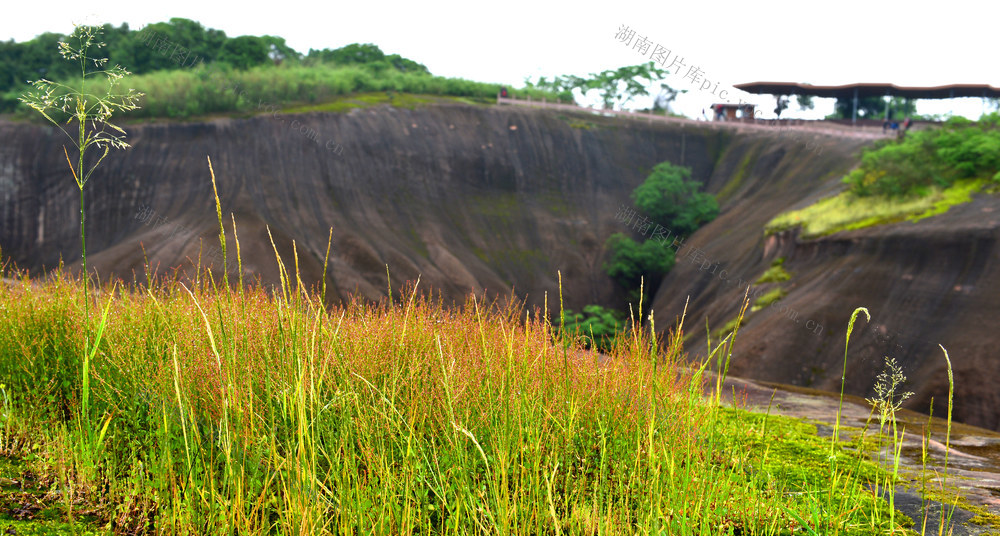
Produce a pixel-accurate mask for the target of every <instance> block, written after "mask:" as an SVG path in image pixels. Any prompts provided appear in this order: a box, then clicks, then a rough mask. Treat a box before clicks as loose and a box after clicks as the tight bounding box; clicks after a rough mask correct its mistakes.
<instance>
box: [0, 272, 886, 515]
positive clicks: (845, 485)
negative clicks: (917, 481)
mask: <svg viewBox="0 0 1000 536" xmlns="http://www.w3.org/2000/svg"><path fill="white" fill-rule="evenodd" d="M287 261H288V262H289V263H290V264H291V263H292V262H293V261H292V260H287ZM275 262H278V261H277V259H276V260H275ZM7 275H8V276H12V275H13V276H15V278H16V282H15V283H14V284H11V285H8V288H6V289H5V290H4V291H3V292H2V293H0V311H2V314H0V377H2V378H3V395H4V400H3V402H4V404H3V415H2V428H0V446H2V453H3V456H4V458H5V460H6V461H7V466H6V469H5V471H6V473H8V475H9V476H7V478H9V479H13V480H17V479H24V480H28V479H29V478H30V479H33V480H32V482H34V484H33V485H34V486H35V487H36V488H38V490H37V492H36V493H34V494H33V495H32V497H33V499H32V500H33V501H34V503H36V504H38V505H39V508H38V509H37V510H36V511H34V513H32V512H30V511H29V513H28V515H27V516H26V519H27V520H28V521H24V520H22V521H19V523H21V525H20V526H33V527H35V530H38V531H39V532H37V533H38V534H46V533H53V534H55V533H66V532H67V531H69V532H74V533H81V534H82V533H86V532H87V531H92V532H93V533H95V534H112V533H114V534H140V533H141V534H145V533H155V534H344V533H366V534H367V533H371V532H374V533H379V534H404V533H405V534H432V533H433V534H438V533H440V534H444V533H455V534H470V533H477V534H478V533H483V534H486V533H499V534H634V533H643V534H645V533H657V534H661V533H662V534H890V533H893V532H894V529H893V528H894V527H895V533H901V532H900V530H901V526H902V525H901V523H902V522H904V521H905V520H904V519H903V518H901V517H898V516H896V517H895V518H894V519H892V518H891V517H890V510H889V508H888V506H887V504H886V502H885V501H884V500H882V499H877V498H876V497H875V494H874V492H872V491H870V489H869V485H871V484H873V483H882V484H883V485H884V484H885V483H886V482H889V481H891V480H892V478H893V476H892V475H891V474H889V473H887V472H886V471H884V470H882V469H879V468H878V467H877V466H876V465H874V464H872V463H871V462H869V461H868V460H867V459H866V458H864V457H863V456H859V455H856V454H851V452H850V451H847V450H843V449H842V448H841V447H840V446H839V445H836V446H834V445H831V444H830V442H829V441H828V440H821V439H819V438H818V437H817V436H816V434H815V427H813V426H811V425H808V424H805V423H801V422H798V421H794V420H791V419H787V418H779V417H776V416H773V415H772V416H766V415H763V414H753V413H749V412H747V411H744V410H742V409H739V408H734V407H730V406H726V405H720V404H719V403H718V400H719V399H718V398H717V397H716V396H715V395H717V394H718V393H713V384H715V381H714V380H710V381H708V382H706V379H707V378H708V376H706V374H707V373H708V369H710V368H712V367H715V368H722V369H725V368H726V367H727V366H728V365H727V363H728V351H729V350H730V345H729V342H728V341H727V342H725V344H724V345H723V346H716V347H715V350H716V351H715V352H714V355H713V356H709V357H706V358H700V359H695V360H694V367H693V368H692V367H690V366H689V362H688V360H687V359H685V358H686V357H688V356H686V354H685V353H684V351H683V349H682V348H681V347H680V337H679V336H675V337H672V338H670V339H669V340H657V339H655V338H654V337H653V336H652V335H651V333H650V330H649V328H648V327H646V328H641V329H631V330H630V331H628V332H627V333H626V336H622V337H619V340H618V343H617V344H616V346H615V348H614V349H613V350H612V351H611V352H610V355H608V356H606V357H600V356H598V355H597V354H592V353H588V352H584V351H582V350H581V349H579V348H575V347H572V346H570V345H569V343H566V342H564V341H563V340H561V339H559V338H558V337H557V336H556V335H555V333H557V332H558V329H557V327H554V326H552V325H551V324H550V322H549V321H548V320H547V315H546V314H545V313H544V312H543V311H538V310H535V311H527V310H525V309H524V308H522V307H519V306H517V305H513V304H509V305H499V302H494V303H485V302H484V301H483V300H482V299H481V298H477V297H476V296H473V295H470V296H469V298H468V300H467V301H466V303H464V304H462V305H461V306H460V307H445V306H443V305H442V304H441V303H440V302H436V301H434V300H432V299H429V298H427V297H426V295H424V294H422V293H420V292H416V290H419V289H418V288H413V287H411V291H409V292H407V293H406V294H404V295H402V296H394V297H393V298H392V299H391V300H384V301H383V302H381V303H378V304H371V303H362V302H355V303H352V304H349V305H346V306H344V307H333V308H325V307H323V306H322V305H321V303H322V300H321V297H320V295H319V294H320V293H321V292H322V291H321V290H319V291H315V292H310V291H307V290H306V289H305V286H304V285H303V284H302V282H300V281H299V280H298V278H297V276H296V274H295V273H293V272H286V281H285V283H286V284H285V285H284V287H283V288H282V289H277V290H276V291H275V292H274V293H268V292H265V291H264V290H262V289H260V288H259V287H252V286H251V287H248V288H243V289H242V290H235V287H234V288H229V287H227V286H225V285H223V284H220V282H217V281H213V280H211V278H210V277H209V276H208V275H207V273H206V275H205V276H204V277H203V278H202V279H200V281H198V282H197V283H196V284H193V288H188V287H187V286H185V285H184V284H182V283H180V282H178V281H173V280H166V281H160V282H154V283H152V284H150V285H149V286H145V285H140V286H134V287H123V286H121V285H119V284H114V283H109V284H105V285H104V286H103V287H102V289H101V292H100V294H99V296H98V297H97V298H95V299H94V303H93V304H92V305H91V307H90V308H89V309H90V311H91V312H92V314H91V318H89V319H86V320H85V319H84V318H83V314H84V307H83V301H84V299H85V298H84V294H83V286H82V284H81V282H80V280H79V279H76V278H73V277H71V276H69V275H68V274H67V273H65V272H61V271H60V272H56V273H55V274H53V275H52V276H51V277H48V278H36V279H33V280H32V279H29V278H27V277H24V276H23V274H22V276H21V277H17V274H7ZM85 337H89V347H90V348H92V352H91V353H92V355H91V356H88V360H87V361H86V362H85V361H84V359H83V349H84V338H85ZM699 363H700V366H699ZM706 392H707V393H708V396H706ZM831 449H832V450H831ZM831 453H834V456H831ZM25 475H27V476H25ZM11 494H12V492H11V491H10V490H7V489H6V488H5V491H4V501H3V504H5V506H4V507H3V510H2V511H0V523H2V522H3V521H2V520H3V519H14V514H13V513H12V512H16V511H17V509H16V508H14V507H12V506H11V504H12V503H11V502H10V501H11V497H12V495H11ZM15 502H16V501H15ZM43 512H44V515H43V514H42V513H43ZM25 524H27V525H25ZM45 527H57V528H51V529H46V528H45ZM58 527H61V528H58ZM67 527H74V528H72V529H70V528H67ZM18 530H21V531H22V532H19V533H25V532H23V530H27V529H18ZM45 530H51V531H52V532H45Z"/></svg>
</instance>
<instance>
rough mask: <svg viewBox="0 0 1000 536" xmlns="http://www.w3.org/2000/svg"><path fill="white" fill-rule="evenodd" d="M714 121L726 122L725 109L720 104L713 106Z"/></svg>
mask: <svg viewBox="0 0 1000 536" xmlns="http://www.w3.org/2000/svg"><path fill="white" fill-rule="evenodd" d="M715 120H716V121H725V120H726V109H725V108H724V107H723V106H722V105H721V104H716V105H715Z"/></svg>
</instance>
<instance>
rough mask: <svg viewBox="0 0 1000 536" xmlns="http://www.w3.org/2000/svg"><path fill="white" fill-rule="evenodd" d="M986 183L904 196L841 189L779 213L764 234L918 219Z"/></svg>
mask: <svg viewBox="0 0 1000 536" xmlns="http://www.w3.org/2000/svg"><path fill="white" fill-rule="evenodd" d="M986 185H987V181H985V180H965V181H959V182H956V183H955V184H954V185H952V186H950V187H948V188H946V189H943V190H942V189H940V188H934V189H931V190H929V191H928V192H927V194H926V195H922V196H916V197H907V198H902V199H893V198H885V197H880V196H867V197H858V196H856V195H854V194H853V193H851V192H842V193H840V194H837V195H835V196H833V197H828V198H826V199H822V200H820V201H818V202H816V203H814V204H813V205H810V206H808V207H806V208H803V209H799V210H793V211H789V212H785V213H782V214H779V215H778V216H776V217H775V218H774V219H772V220H771V221H769V222H768V223H767V224H766V225H765V226H764V233H765V234H774V233H777V232H780V231H784V230H786V229H791V228H794V227H801V229H802V231H801V235H800V236H801V237H802V238H804V239H810V238H818V237H821V236H827V235H831V234H834V233H838V232H841V231H851V230H855V229H864V228H866V227H873V226H876V225H883V224H887V223H896V222H901V221H913V222H916V221H920V220H922V219H924V218H929V217H931V216H936V215H938V214H943V213H945V212H947V211H948V210H949V209H950V208H951V207H953V206H956V205H961V204H963V203H968V202H969V201H971V200H972V195H973V194H974V193H976V192H979V191H981V190H982V189H983V188H984V187H985V186H986Z"/></svg>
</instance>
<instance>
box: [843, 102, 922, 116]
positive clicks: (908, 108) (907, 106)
mask: <svg viewBox="0 0 1000 536" xmlns="http://www.w3.org/2000/svg"><path fill="white" fill-rule="evenodd" d="M833 109H834V112H833V114H832V115H830V116H829V117H828V119H851V118H852V117H853V115H852V114H853V112H854V98H853V97H849V98H846V99H842V98H838V99H837V102H836V103H835V104H834V105H833ZM916 113H917V103H916V100H915V99H907V98H903V97H893V98H892V100H891V101H890V102H889V117H890V118H897V119H898V118H901V117H909V116H913V115H916ZM884 117H885V97H860V98H858V118H859V119H882V118H884Z"/></svg>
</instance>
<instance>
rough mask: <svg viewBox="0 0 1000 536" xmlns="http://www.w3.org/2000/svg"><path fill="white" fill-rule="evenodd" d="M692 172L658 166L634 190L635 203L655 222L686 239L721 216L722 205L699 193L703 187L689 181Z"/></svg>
mask: <svg viewBox="0 0 1000 536" xmlns="http://www.w3.org/2000/svg"><path fill="white" fill-rule="evenodd" d="M690 177H691V170H690V169H689V168H686V167H682V166H675V165H673V164H671V163H670V162H663V163H661V164H657V165H656V167H654V168H653V172H652V173H650V174H649V176H648V177H647V178H646V180H645V181H644V182H643V183H642V184H641V185H640V186H639V187H637V188H636V189H635V190H633V191H632V202H633V203H634V204H635V206H636V208H638V209H639V210H641V211H642V212H643V213H644V214H646V215H647V216H649V218H650V219H652V220H653V221H654V222H656V223H658V224H660V225H663V226H664V227H667V228H669V229H670V230H671V231H672V232H674V233H676V234H678V235H680V236H687V235H690V234H691V233H693V232H695V230H697V229H698V227H701V226H702V225H704V224H705V223H708V222H710V221H712V220H713V219H715V217H716V216H718V215H719V203H718V202H717V201H716V200H715V198H714V197H712V195H710V194H707V193H704V192H699V191H698V190H699V189H700V188H701V184H700V183H698V182H697V181H692V180H688V179H690Z"/></svg>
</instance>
